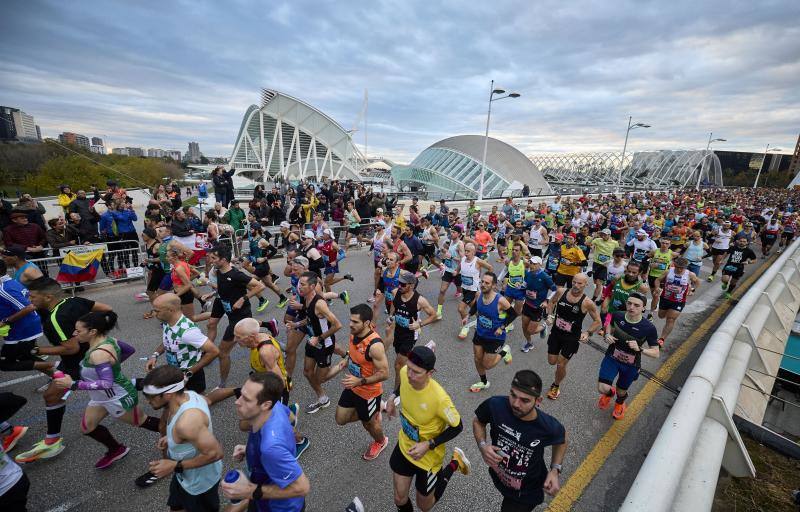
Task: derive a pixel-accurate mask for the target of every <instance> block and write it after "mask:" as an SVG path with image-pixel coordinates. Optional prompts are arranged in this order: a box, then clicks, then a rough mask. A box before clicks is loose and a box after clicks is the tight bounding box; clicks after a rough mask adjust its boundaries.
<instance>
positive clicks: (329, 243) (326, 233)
mask: <svg viewBox="0 0 800 512" xmlns="http://www.w3.org/2000/svg"><path fill="white" fill-rule="evenodd" d="M317 249H318V250H319V252H320V253H321V254H322V258H323V260H324V262H325V281H324V286H323V288H324V289H325V291H326V292H329V291H332V290H331V288H332V287H333V285H335V284H336V283H338V282H340V281H344V280H345V279H347V280H349V281H353V280H354V279H353V276H351V275H350V274H345V275H343V276H340V277H336V274H338V273H339V244H337V243H336V240H335V239H334V235H333V230H332V229H331V228H325V229H324V230H323V231H322V241H320V243H319V244H318V245H317Z"/></svg>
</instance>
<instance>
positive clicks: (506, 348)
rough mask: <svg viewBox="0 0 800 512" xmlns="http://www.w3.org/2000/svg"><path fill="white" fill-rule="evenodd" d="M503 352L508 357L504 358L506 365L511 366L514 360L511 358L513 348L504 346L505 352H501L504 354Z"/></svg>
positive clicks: (507, 345)
mask: <svg viewBox="0 0 800 512" xmlns="http://www.w3.org/2000/svg"><path fill="white" fill-rule="evenodd" d="M503 351H505V353H506V355H504V356H503V362H504V363H506V364H511V361H512V360H513V359H514V358H513V357H512V356H511V347H510V346H509V344H508V343H506V344H505V345H503V350H501V352H503Z"/></svg>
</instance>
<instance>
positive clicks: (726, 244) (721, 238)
mask: <svg viewBox="0 0 800 512" xmlns="http://www.w3.org/2000/svg"><path fill="white" fill-rule="evenodd" d="M732 238H733V230H732V229H729V230H728V231H725V230H724V229H722V228H720V229H719V230H718V231H715V232H714V243H713V244H711V247H712V248H713V249H722V250H726V251H727V250H728V249H729V248H730V246H731V239H732Z"/></svg>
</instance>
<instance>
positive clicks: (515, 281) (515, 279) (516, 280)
mask: <svg viewBox="0 0 800 512" xmlns="http://www.w3.org/2000/svg"><path fill="white" fill-rule="evenodd" d="M523 281H524V278H523V277H522V276H512V277H509V278H508V284H510V285H511V286H512V287H514V288H519V287H521V286H522V283H523Z"/></svg>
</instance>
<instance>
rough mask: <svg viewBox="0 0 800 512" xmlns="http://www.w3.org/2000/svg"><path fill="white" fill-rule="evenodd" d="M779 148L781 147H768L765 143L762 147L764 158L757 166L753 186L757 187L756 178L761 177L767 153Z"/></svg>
mask: <svg viewBox="0 0 800 512" xmlns="http://www.w3.org/2000/svg"><path fill="white" fill-rule="evenodd" d="M780 150H781V148H772V149H769V144H767V147H766V148H764V158H763V160H761V166H760V167H759V168H758V173H757V174H756V181H755V183H753V188H758V178H760V177H761V171H762V170H763V169H764V162H766V161H767V153H771V152H773V151H780Z"/></svg>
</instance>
